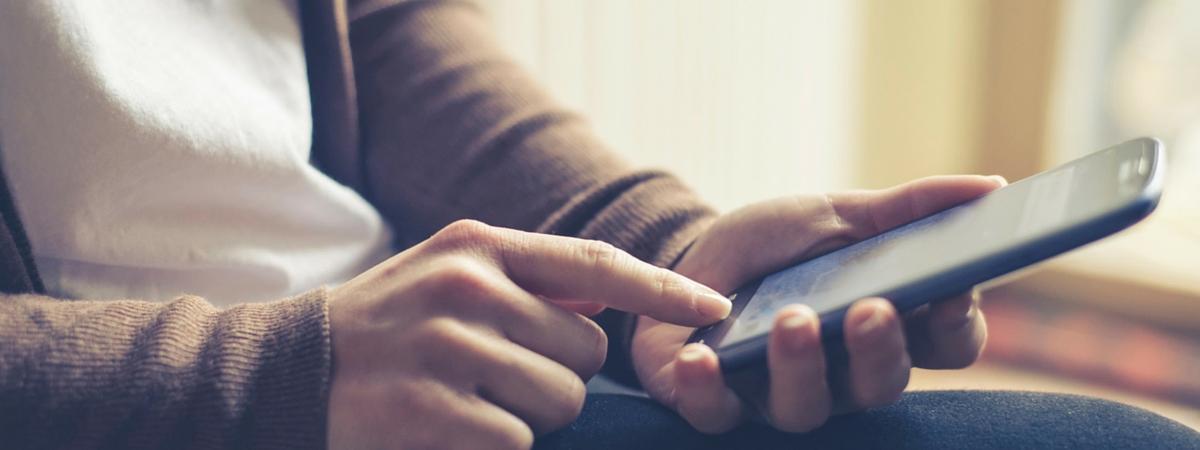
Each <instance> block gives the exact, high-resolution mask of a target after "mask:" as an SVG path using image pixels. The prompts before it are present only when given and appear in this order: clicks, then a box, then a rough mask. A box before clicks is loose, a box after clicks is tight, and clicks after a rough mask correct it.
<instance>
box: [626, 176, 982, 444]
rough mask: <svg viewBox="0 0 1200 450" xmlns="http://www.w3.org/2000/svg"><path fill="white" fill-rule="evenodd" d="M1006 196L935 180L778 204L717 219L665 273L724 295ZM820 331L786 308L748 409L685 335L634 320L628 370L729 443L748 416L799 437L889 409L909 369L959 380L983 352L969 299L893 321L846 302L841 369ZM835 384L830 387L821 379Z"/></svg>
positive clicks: (953, 179)
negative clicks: (858, 414) (945, 372)
mask: <svg viewBox="0 0 1200 450" xmlns="http://www.w3.org/2000/svg"><path fill="white" fill-rule="evenodd" d="M1004 184H1005V181H1004V179H1003V178H1000V177H983V176H940V177H930V178H924V179H920V180H916V181H912V182H909V183H906V184H902V185H900V186H896V187H893V188H890V189H884V190H877V191H850V192H843V193H836V194H829V195H808V196H796V197H788V198H783V199H778V200H772V201H767V202H763V203H758V204H755V205H751V206H749V207H746V208H742V209H740V210H737V211H734V212H733V213H730V214H727V215H724V216H722V217H720V218H718V219H717V220H716V221H715V222H714V223H713V224H712V225H711V226H710V227H709V228H708V229H707V230H706V231H705V232H704V233H703V234H702V235H701V236H700V237H699V238H697V240H696V242H695V243H694V244H693V245H692V247H691V248H690V249H689V250H688V251H687V253H686V254H685V255H684V256H683V258H682V259H681V260H680V261H679V264H677V265H676V267H675V270H676V271H677V272H679V273H681V274H683V275H686V276H688V277H689V278H691V279H693V280H696V281H699V282H701V283H703V284H705V285H708V286H709V287H711V288H713V289H715V290H717V291H718V292H723V293H729V292H732V291H733V290H734V289H736V288H737V287H738V286H741V285H742V284H744V283H746V282H748V281H750V280H752V279H755V278H757V277H759V276H762V275H763V274H766V273H770V272H772V271H775V270H778V269H781V268H784V267H787V266H789V265H791V264H795V263H796V262H798V261H802V260H805V259H808V258H811V257H813V256H815V255H819V254H822V253H825V252H828V251H830V250H832V249H835V248H838V247H842V246H845V245H847V244H850V243H853V242H856V241H859V240H862V239H865V238H868V237H871V236H873V235H876V234H879V233H880V232H883V231H885V230H888V229H890V228H894V227H896V226H899V225H903V224H905V223H908V222H911V221H913V220H916V219H919V218H921V217H923V216H926V215H929V214H932V213H935V212H937V211H940V210H943V209H946V208H948V207H951V206H954V205H956V204H958V203H962V202H964V201H967V200H970V199H973V198H976V197H979V196H981V195H983V194H986V193H988V192H990V191H992V190H994V189H996V188H999V187H1001V186H1003V185H1004ZM818 327H819V322H818V320H817V317H816V315H815V314H814V312H813V311H812V309H811V308H809V307H807V306H804V305H792V306H789V307H787V308H784V309H783V311H781V312H780V313H779V314H778V316H777V317H776V319H775V324H774V327H773V328H772V331H771V333H770V338H769V341H768V356H767V359H768V368H769V372H770V383H769V386H766V392H764V393H763V395H762V396H761V397H763V398H760V399H758V400H760V401H759V402H757V403H756V405H745V404H743V400H742V398H741V397H739V396H738V395H737V394H735V393H734V392H733V390H731V389H730V388H729V387H728V386H727V385H726V384H725V380H724V378H723V376H722V374H721V372H720V370H719V368H718V361H717V355H716V353H714V352H713V350H712V349H710V348H709V347H707V346H705V345H703V344H690V345H687V346H684V345H683V344H684V342H685V341H686V340H687V338H688V336H689V335H691V333H692V331H693V330H694V329H693V328H688V327H681V326H677V325H671V324H666V323H662V322H659V321H656V320H654V319H651V318H648V317H640V318H638V324H637V328H636V331H635V332H634V337H633V348H632V356H633V363H634V368H635V369H636V371H637V374H638V378H639V379H640V381H641V382H642V386H643V387H645V389H646V391H647V392H648V393H649V394H650V395H651V396H652V397H654V398H655V399H657V400H658V401H660V402H662V403H663V404H665V405H667V406H669V407H672V408H674V409H675V410H676V411H678V412H679V413H680V414H681V415H682V416H683V417H684V418H685V419H686V420H687V421H688V422H689V423H691V424H692V426H694V427H695V428H696V429H698V430H699V431H702V432H706V433H721V432H724V431H728V430H730V429H732V428H733V427H735V426H737V425H738V424H739V423H741V422H742V420H743V419H745V417H746V416H747V415H746V412H747V411H752V409H748V408H759V410H760V411H761V412H762V413H763V415H764V416H765V417H766V418H767V419H768V420H769V421H770V422H771V424H772V425H774V426H775V427H776V428H779V429H781V430H784V431H791V432H803V431H809V430H812V429H814V428H816V427H818V426H820V425H821V424H823V423H824V422H825V420H826V419H828V417H829V416H830V415H832V414H837V413H841V412H848V411H854V410H859V409H866V408H872V407H878V406H883V405H887V404H890V403H892V402H894V401H896V400H897V399H898V398H899V396H900V394H901V392H903V391H904V388H905V387H906V386H907V384H908V377H909V371H910V369H911V368H912V367H913V366H914V365H915V366H917V367H924V368H932V369H948V368H961V367H966V366H968V365H970V364H971V363H972V362H974V361H975V359H976V358H977V357H978V355H979V353H980V352H981V351H982V349H983V344H984V341H985V340H986V337H987V326H986V324H985V322H984V319H983V314H982V313H981V312H980V311H979V307H978V304H977V301H976V300H975V299H973V298H972V297H971V296H970V295H963V296H960V297H957V298H955V299H951V300H946V301H942V302H938V303H934V304H931V305H925V306H923V307H921V308H918V309H916V310H914V311H912V312H911V313H909V314H907V315H905V316H904V317H901V316H900V315H899V314H898V313H897V312H896V309H895V308H894V307H893V306H892V304H891V303H890V302H888V301H886V300H884V299H880V298H869V299H863V300H860V301H858V302H856V303H855V304H854V305H852V306H851V308H850V310H849V311H848V313H847V314H846V319H845V324H844V329H845V330H846V331H845V343H846V348H847V350H848V361H847V363H846V365H847V367H830V368H826V360H825V356H824V354H823V350H822V347H821V342H820V330H819V329H818ZM827 371H828V372H830V373H833V374H834V376H835V377H837V378H835V379H834V383H833V386H832V387H831V386H830V383H828V382H827V379H826V372H827Z"/></svg>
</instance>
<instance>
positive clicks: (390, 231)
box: [0, 0, 1196, 449]
mask: <svg viewBox="0 0 1200 450" xmlns="http://www.w3.org/2000/svg"><path fill="white" fill-rule="evenodd" d="M0 34H2V38H0V133H2V134H0V144H2V146H3V147H2V149H0V151H2V153H3V164H4V167H3V175H4V178H5V180H4V181H5V182H4V183H0V184H3V185H4V186H5V190H6V191H5V192H4V193H3V194H4V195H0V211H2V212H3V214H2V215H3V218H4V220H3V221H2V222H0V226H2V227H3V228H2V229H0V264H2V267H3V268H4V270H3V276H0V287H2V288H3V289H2V290H3V291H4V292H5V295H4V297H3V299H0V342H2V343H3V345H2V346H0V436H4V442H5V445H6V446H11V448H162V447H166V448H185V447H186V448H224V447H237V448H320V447H325V446H328V447H331V448H339V449H340V448H472V449H476V448H496V449H506V448H529V447H531V446H533V445H535V444H536V445H537V446H539V447H545V448H556V447H557V448H586V447H588V446H592V447H598V448H614V447H617V446H618V445H620V446H625V447H631V448H638V447H650V446H661V445H666V446H667V447H673V448H683V447H687V446H692V447H696V448H704V447H706V446H712V445H722V446H726V447H728V446H733V447H739V446H744V445H750V443H758V444H761V445H764V446H795V445H803V444H804V443H806V442H808V443H811V442H817V443H818V444H819V445H826V446H829V445H832V446H843V445H853V446H862V445H877V446H884V447H888V446H900V445H912V446H925V447H929V446H936V445H955V444H957V445H962V444H980V445H983V444H986V445H992V446H997V447H1004V446H1009V445H1012V444H1014V443H1031V442H1032V443H1038V442H1041V443H1054V442H1058V443H1060V444H1061V442H1060V441H1055V440H1054V439H1055V435H1054V434H1052V433H1047V434H1045V435H1042V436H1041V437H1039V438H1038V439H1043V440H1041V441H1039V440H1037V439H1033V440H1030V439H1032V438H1030V437H1029V436H1027V435H1026V434H1025V433H1014V432H1013V431H1015V430H1020V429H1021V428H1020V427H1023V426H1027V425H1030V423H1029V422H1026V421H1022V420H1020V419H1021V418H1022V417H1024V418H1028V419H1031V420H1038V419H1046V418H1056V419H1057V420H1058V422H1057V423H1051V422H1046V423H1051V425H1050V426H1051V427H1052V430H1058V431H1061V432H1062V433H1063V434H1061V435H1058V436H1060V437H1063V438H1066V439H1075V440H1071V441H1066V442H1070V443H1076V444H1079V443H1108V444H1113V443H1116V444H1129V443H1130V442H1133V441H1130V440H1129V439H1131V436H1135V437H1138V438H1143V437H1144V436H1145V435H1144V433H1147V432H1153V433H1154V436H1155V437H1156V439H1160V440H1159V443H1165V444H1166V445H1168V446H1170V445H1180V444H1186V443H1195V442H1196V438H1195V435H1194V433H1191V432H1190V431H1188V430H1186V429H1185V428H1183V427H1182V426H1181V425H1178V424H1176V423H1174V422H1170V421H1168V420H1166V419H1163V418H1161V417H1158V416H1155V415H1153V414H1151V413H1146V412H1143V411H1140V410H1136V409H1132V408H1126V407H1121V406H1117V405H1114V404H1108V403H1104V402H1099V401H1093V400H1085V399H1073V398H1068V397H1055V396H1032V397H1029V396H1022V395H1016V394H1013V395H1008V394H999V393H993V394H986V395H984V394H978V395H972V394H961V393H946V394H937V395H935V396H913V397H910V398H907V399H905V400H904V401H902V402H900V403H898V404H896V405H894V406H890V407H885V405H888V404H891V403H893V402H895V401H896V400H898V399H899V398H901V395H902V394H901V393H902V391H903V389H904V387H905V385H906V383H907V380H908V377H909V372H910V369H911V367H914V366H917V367H928V368H956V367H963V366H966V365H968V364H970V363H971V362H972V361H974V359H975V358H976V357H977V356H978V354H979V352H980V350H981V348H982V346H983V344H984V340H985V337H986V325H985V321H984V318H983V315H982V314H981V313H980V311H979V308H978V305H977V304H976V301H974V300H973V299H972V298H971V297H970V296H963V297H960V298H957V299H954V300H950V301H946V302H941V303H937V304H934V305H932V306H931V307H928V308H924V309H921V310H919V311H917V312H915V313H913V314H911V315H907V316H904V317H902V316H901V315H899V314H898V313H897V312H896V311H895V309H894V308H893V307H892V306H891V304H890V303H888V302H887V301H886V300H884V299H864V300H862V301H859V302H857V303H856V304H855V305H854V306H853V307H852V309H851V310H850V312H849V314H848V316H847V319H846V330H848V332H847V334H846V346H847V348H848V352H847V353H848V355H847V358H846V359H845V361H840V360H836V359H835V360H831V361H832V362H831V363H830V364H829V365H827V364H826V357H825V355H823V354H822V349H821V346H819V345H817V336H818V333H819V330H818V323H817V321H816V320H815V317H814V314H813V312H812V310H810V309H808V308H805V307H803V306H796V307H792V308H790V309H788V310H786V311H784V312H783V313H781V314H780V315H779V316H778V318H777V319H776V321H775V326H774V328H773V330H772V334H771V341H770V355H769V366H770V367H769V370H770V378H769V380H770V381H769V385H768V386H767V387H768V389H766V390H765V392H764V393H763V394H762V395H760V396H754V395H746V394H744V393H737V392H735V391H733V390H732V389H731V388H730V387H728V386H727V384H726V383H725V380H723V379H722V376H721V374H720V372H719V371H718V370H717V360H716V356H715V354H714V353H713V352H712V350H711V349H709V348H707V347H705V346H703V345H698V344H693V345H687V346H684V345H683V343H684V340H685V338H686V336H687V335H688V333H689V330H690V329H691V327H696V326H701V325H704V324H707V323H711V322H713V321H716V320H719V319H721V318H722V317H724V316H725V315H727V314H728V312H729V309H730V302H729V301H728V300H727V299H725V298H724V297H723V296H722V295H721V294H720V293H721V292H728V291H730V290H731V289H733V288H734V287H736V286H737V285H739V284H741V283H743V282H745V281H747V280H749V279H751V278H754V277H756V276H759V275H761V274H763V273H766V272H769V271H771V270H773V269H776V268H779V267H782V266H785V265H787V264H790V263H793V262H795V261H798V260H802V259H804V258H806V257H809V256H812V255H815V254H818V253H821V252H823V251H827V250H829V249H832V248H836V247H838V246H842V245H845V244H847V243H849V242H853V241H856V240H860V239H863V238H865V237H869V236H871V235H873V234H876V233H878V232H880V231H881V230H885V229H887V228H890V227H893V226H896V225H898V224H902V223H904V222H907V221H910V220H913V219H915V218H917V217H920V216H922V215H925V214H927V213H931V212H933V211H937V210H940V209H943V208H946V207H949V206H951V205H954V204H957V203H960V202H962V201H966V200H968V199H971V198H974V197H977V196H979V195H982V194H984V193H986V192H988V191H990V190H992V189H995V188H997V187H999V186H1001V185H1002V184H1003V180H1000V179H996V178H993V177H983V176H946V177H934V178H927V179H922V180H917V181H914V182H911V183H907V184H904V185H901V186H897V187H894V188H891V189H885V190H880V191H852V192H843V193H835V194H829V195H810V196H793V197H786V198H783V199H778V200H771V201H767V202H763V203H758V204H754V205H750V206H748V207H746V208H743V209H740V210H737V211H735V212H732V213H729V214H724V215H718V214H717V213H716V212H714V211H713V210H712V209H711V208H709V207H708V206H706V205H705V204H704V203H703V202H702V201H701V200H700V199H698V198H697V197H696V196H695V195H694V194H693V193H692V192H691V191H690V190H689V189H688V188H687V187H686V186H684V185H683V184H682V183H681V182H680V181H679V180H677V179H676V178H674V177H673V176H671V175H670V174H668V173H665V172H661V171H646V170H636V169H633V168H631V167H629V166H628V165H626V164H625V163H623V162H622V161H620V160H619V159H617V158H616V157H614V156H613V155H612V154H611V153H610V152H609V151H608V150H606V149H605V147H604V145H603V144H602V143H601V141H600V140H599V139H598V138H596V137H595V136H594V135H593V134H592V133H591V132H590V130H589V129H588V128H587V126H586V125H585V124H584V123H583V122H582V121H581V120H580V119H579V118H578V117H576V116H573V115H571V114H570V113H567V112H565V111H564V110H562V109H561V108H560V107H559V106H557V105H556V104H555V103H554V102H553V101H552V100H551V99H550V98H549V97H548V96H547V95H546V94H545V93H543V92H542V90H541V89H540V88H539V87H538V86H537V85H536V83H534V82H532V81H531V80H530V79H529V77H528V76H527V75H525V74H524V73H523V72H522V71H521V70H520V69H518V68H517V67H516V66H515V64H514V63H512V62H511V61H510V60H509V59H507V58H505V57H504V56H503V55H502V52H501V51H500V50H499V49H498V48H497V47H496V46H495V44H494V43H493V42H492V39H491V37H490V36H489V34H488V32H487V31H486V26H485V23H484V20H483V19H482V17H481V16H480V15H479V14H478V11H475V10H474V9H473V8H471V7H470V6H468V5H464V4H462V3H459V2H448V1H446V2H443V1H404V2H400V1H351V2H349V4H343V2H341V1H338V0H314V1H306V2H298V1H295V0H292V1H285V0H278V1H241V2H164V1H161V0H139V1H128V2H107V3H101V2H71V1H69V0H61V1H47V2H4V3H3V4H0ZM393 249H398V250H399V252H398V253H395V254H394V255H393V254H392V253H393ZM325 286H331V287H325ZM111 299H121V300H111ZM588 317H591V319H589V318H588ZM601 371H603V372H604V373H606V374H609V375H610V376H612V377H613V378H615V379H619V380H625V381H627V382H631V383H636V384H638V385H640V386H642V387H644V388H645V390H646V392H647V393H648V394H649V395H650V396H651V397H652V398H653V399H654V400H655V401H657V402H658V403H659V404H660V405H661V406H660V405H659V404H650V403H647V402H646V401H642V400H638V399H633V398H619V397H606V396H593V397H590V398H589V397H587V396H586V392H585V386H584V380H586V379H588V378H590V377H591V376H592V375H594V374H596V373H598V372H601ZM743 398H745V400H743ZM930 402H932V403H930ZM1064 407H1065V408H1068V409H1067V410H1068V411H1082V412H1083V414H1081V415H1077V416H1063V415H1062V414H1059V412H1061V411H1063V410H1062V409H1060V408H1064ZM668 409H669V410H671V411H674V412H676V413H678V415H677V416H675V415H670V414H666V413H665V412H664V411H666V410H668ZM863 410H868V412H866V413H861V414H849V415H841V414H842V413H847V412H853V411H863ZM981 410H984V411H981ZM923 411H935V412H937V411H941V412H946V413H947V414H949V415H948V416H946V415H945V414H943V415H942V416H940V417H937V416H938V415H937V414H930V413H927V412H923ZM989 412H990V413H994V414H1005V415H1004V416H1001V417H996V416H989V414H988V413H989ZM758 415H761V417H763V418H764V419H765V420H766V422H767V423H769V424H770V425H769V426H763V425H755V424H754V423H753V421H749V422H748V419H750V418H753V417H755V416H758ZM835 415H837V417H835V418H833V419H831V417H833V416H835ZM1084 416H1087V417H1084ZM1089 417H1090V418H1089ZM577 418H578V419H577ZM984 418H988V419H1001V420H1002V421H1011V424H1010V425H1004V424H1003V422H1000V423H997V422H995V421H990V420H983V419H984ZM956 420H957V421H956ZM827 421H829V423H828V424H827V425H825V426H822V424H825V423H826V422H827ZM939 421H942V422H943V424H944V425H945V426H944V427H936V426H933V425H934V424H935V423H936V422H939ZM1122 423H1124V424H1129V425H1119V426H1117V425H1114V424H1122ZM1043 425H1044V424H1043ZM1100 425H1102V426H1100ZM989 426H990V427H992V428H991V429H990V432H988V433H984V432H983V428H984V427H989ZM1072 427H1074V428H1072ZM914 430H916V431H914ZM922 430H923V431H924V432H923V431H922ZM1062 430H1066V431H1062ZM1071 430H1075V431H1071ZM798 432H808V433H805V434H793V433H798ZM664 433H666V434H664ZM722 433H724V434H722ZM912 433H916V434H912ZM964 433H966V434H964ZM713 434H720V436H721V437H716V438H708V437H705V436H709V435H713ZM918 434H919V435H918ZM864 435H866V436H867V437H868V438H870V439H876V440H875V441H870V442H868V441H864ZM664 436H669V437H670V441H668V442H666V443H665V444H664V441H663V437H664ZM535 439H537V440H536V442H535ZM723 439H736V440H734V441H728V440H723ZM1022 439H1024V440H1022ZM1189 439H1190V440H1189ZM872 442H874V443H873V444H872ZM1139 442H1141V443H1144V441H1139ZM758 444H755V445H758Z"/></svg>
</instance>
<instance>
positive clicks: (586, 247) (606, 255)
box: [579, 240, 624, 271]
mask: <svg viewBox="0 0 1200 450" xmlns="http://www.w3.org/2000/svg"><path fill="white" fill-rule="evenodd" d="M579 251H580V252H581V253H582V257H583V260H584V261H587V263H588V264H589V265H591V266H592V267H593V268H595V269H596V270H599V271H611V270H613V269H615V268H617V266H618V265H620V262H621V257H622V256H623V253H624V252H622V251H621V250H620V249H618V248H617V247H614V246H613V245H612V244H609V243H607V242H604V241H597V240H589V241H585V242H584V243H583V245H582V246H581V247H580V250H579Z"/></svg>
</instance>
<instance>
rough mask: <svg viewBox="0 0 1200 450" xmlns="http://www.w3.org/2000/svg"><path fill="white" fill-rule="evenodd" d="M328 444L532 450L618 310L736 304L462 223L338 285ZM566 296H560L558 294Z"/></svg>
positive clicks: (612, 253)
mask: <svg viewBox="0 0 1200 450" xmlns="http://www.w3.org/2000/svg"><path fill="white" fill-rule="evenodd" d="M330 295H331V299H330V303H329V322H330V333H331V335H332V340H333V343H332V346H333V380H332V383H331V388H330V399H329V418H328V427H329V447H330V448H338V449H349V448H405V449H409V448H439V449H441V448H466V449H476V448H490V449H510V448H528V447H529V446H530V445H531V444H532V441H533V436H534V434H535V433H543V432H546V431H550V430H553V429H556V428H559V427H562V426H564V425H566V424H568V423H570V422H571V421H572V420H574V419H575V417H576V416H577V415H578V414H579V411H580V408H582V406H583V400H584V394H585V392H584V384H583V381H582V379H586V378H589V377H591V376H592V375H594V374H595V373H596V371H597V370H599V369H600V366H601V364H602V363H603V362H604V357H605V352H606V349H607V339H606V337H605V335H604V333H603V332H602V331H601V330H600V328H599V327H598V326H597V325H596V324H595V323H593V322H592V321H591V320H589V319H587V318H585V317H584V316H583V315H580V314H578V313H576V312H571V311H568V309H567V308H571V309H574V310H576V311H580V312H584V313H595V312H598V311H599V310H600V309H602V308H603V306H605V305H607V306H611V307H614V308H617V309H622V310H625V311H629V312H632V313H636V314H645V315H648V316H651V317H655V318H657V319H658V320H663V321H666V322H673V323H677V324H681V325H690V326H698V325H703V324H706V323H712V322H714V321H717V320H720V319H721V318H723V317H725V316H726V315H728V314H729V308H730V304H729V301H728V300H725V299H724V297H722V296H721V295H719V294H717V293H716V292H714V291H712V290H711V289H708V288H707V287H704V286H702V285H700V284H697V283H695V282H693V281H691V280H688V279H687V278H684V277H683V276H681V275H678V274H675V273H674V272H671V271H669V270H666V269H661V268H657V267H654V266H651V265H648V264H645V263H643V262H640V261H638V260H637V259H635V258H634V257H632V256H630V255H628V254H626V253H624V252H621V251H619V250H617V249H615V248H614V247H612V246H610V245H607V244H604V243H601V242H597V241H587V240H582V239H573V238H565V237H558V236H549V235H541V234H533V233H524V232H520V231H516V230H507V229H501V228H494V227H489V226H487V225H484V224H481V223H478V222H471V221H461V222H456V223H454V224H451V225H450V226H448V227H446V228H445V229H443V230H442V231H440V232H438V233H437V234H436V235H434V236H433V237H431V238H429V240H426V241H425V242H422V243H421V244H419V245H417V246H414V247H413V248H411V249H409V250H407V251H405V252H403V253H400V254H399V255H396V256H395V257H393V258H391V259H389V260H387V261H385V262H383V263H382V264H380V265H378V266H376V267H374V268H372V269H371V270H369V271H367V272H365V273H363V274H361V275H359V276H358V277H356V278H354V279H353V280H351V281H349V282H348V283H346V284H345V285H343V286H340V287H338V288H336V289H334V290H333V291H332V293H331V294H330ZM556 302H561V303H562V304H561V305H556V304H554V303H556Z"/></svg>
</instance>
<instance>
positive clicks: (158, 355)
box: [0, 289, 330, 449]
mask: <svg viewBox="0 0 1200 450" xmlns="http://www.w3.org/2000/svg"><path fill="white" fill-rule="evenodd" d="M0 342H2V343H3V345H2V346H0V436H4V438H3V439H4V447H6V448H289V449H291V448H324V446H325V442H326V441H325V439H326V437H325V427H326V424H325V418H326V404H327V395H328V384H329V377H330V347H329V324H328V319H327V304H326V293H325V290H324V289H318V290H315V291H312V292H309V293H307V294H303V295H300V296H297V297H293V298H289V299H286V300H281V301H277V302H272V303H260V304H247V305H241V306H236V307H232V308H229V309H225V310H220V309H217V308H215V307H213V306H212V305H211V304H209V303H207V302H205V301H204V300H203V299H200V298H197V297H182V298H179V299H176V300H174V301H170V302H166V303H155V302H144V301H130V300H119V301H70V300H60V299H53V298H48V297H44V296H37V295H9V296H4V298H0Z"/></svg>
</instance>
